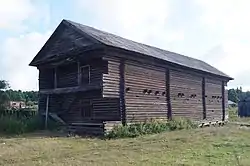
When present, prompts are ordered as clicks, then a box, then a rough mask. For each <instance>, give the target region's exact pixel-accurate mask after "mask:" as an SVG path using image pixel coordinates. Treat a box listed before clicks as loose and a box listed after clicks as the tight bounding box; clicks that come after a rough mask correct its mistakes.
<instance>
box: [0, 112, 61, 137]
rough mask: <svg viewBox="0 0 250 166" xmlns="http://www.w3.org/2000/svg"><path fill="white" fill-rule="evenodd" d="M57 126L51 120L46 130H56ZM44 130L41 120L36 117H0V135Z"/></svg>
mask: <svg viewBox="0 0 250 166" xmlns="http://www.w3.org/2000/svg"><path fill="white" fill-rule="evenodd" d="M57 126H58V124H57V123H56V122H54V121H52V120H49V121H48V129H49V130H52V129H55V128H57ZM42 129H44V122H43V119H42V118H41V117H40V116H38V115H35V116H30V117H26V116H24V117H17V116H1V117H0V133H2V134H11V135H19V134H24V133H29V132H34V131H36V130H42Z"/></svg>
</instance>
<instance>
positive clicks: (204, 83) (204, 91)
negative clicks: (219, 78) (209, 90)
mask: <svg viewBox="0 0 250 166" xmlns="http://www.w3.org/2000/svg"><path fill="white" fill-rule="evenodd" d="M205 95H206V81H205V78H204V77H203V78H202V105H203V119H206V118H207V117H206V116H207V115H206V112H207V111H206V97H205Z"/></svg>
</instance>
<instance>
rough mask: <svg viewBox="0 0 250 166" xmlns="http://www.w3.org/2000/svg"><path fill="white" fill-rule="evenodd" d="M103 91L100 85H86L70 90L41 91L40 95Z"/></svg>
mask: <svg viewBox="0 0 250 166" xmlns="http://www.w3.org/2000/svg"><path fill="white" fill-rule="evenodd" d="M97 89H101V86H100V85H98V84H97V85H86V86H84V87H79V86H77V87H69V88H56V89H48V90H46V89H45V90H40V91H39V93H40V94H62V93H74V92H85V91H90V90H97Z"/></svg>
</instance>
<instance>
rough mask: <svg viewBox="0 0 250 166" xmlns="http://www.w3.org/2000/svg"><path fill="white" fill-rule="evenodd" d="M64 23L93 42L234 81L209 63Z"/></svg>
mask: <svg viewBox="0 0 250 166" xmlns="http://www.w3.org/2000/svg"><path fill="white" fill-rule="evenodd" d="M62 23H64V24H66V25H67V26H69V27H71V28H74V29H75V30H77V31H78V32H81V33H82V35H88V36H89V37H91V38H92V39H93V40H96V41H97V42H100V43H101V44H104V45H106V46H112V47H116V48H120V49H124V50H127V51H132V52H137V53H140V54H143V55H146V56H151V57H154V58H158V59H161V60H164V61H167V62H170V63H173V64H177V65H181V66H184V67H188V68H192V69H196V70H200V71H204V72H208V73H211V74H215V75H218V76H222V77H226V78H228V79H232V78H231V77H229V76H228V75H226V74H225V73H223V72H221V71H220V70H218V69H216V68H215V67H213V66H211V65H209V64H208V63H206V62H204V61H201V60H198V59H195V58H191V57H187V56H184V55H181V54H178V53H174V52H170V51H167V50H163V49H160V48H157V47H153V46H149V45H146V44H142V43H138V42H135V41H132V40H129V39H125V38H123V37H120V36H117V35H114V34H111V33H108V32H104V31H101V30H98V29H96V28H93V27H89V26H86V25H82V24H79V23H76V22H73V21H70V20H63V21H62Z"/></svg>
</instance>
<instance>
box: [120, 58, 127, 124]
mask: <svg viewBox="0 0 250 166" xmlns="http://www.w3.org/2000/svg"><path fill="white" fill-rule="evenodd" d="M124 70H125V62H124V60H121V61H120V66H119V73H120V85H119V94H120V96H119V97H120V112H121V120H122V124H123V125H126V108H125V76H124V75H125V72H124Z"/></svg>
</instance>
